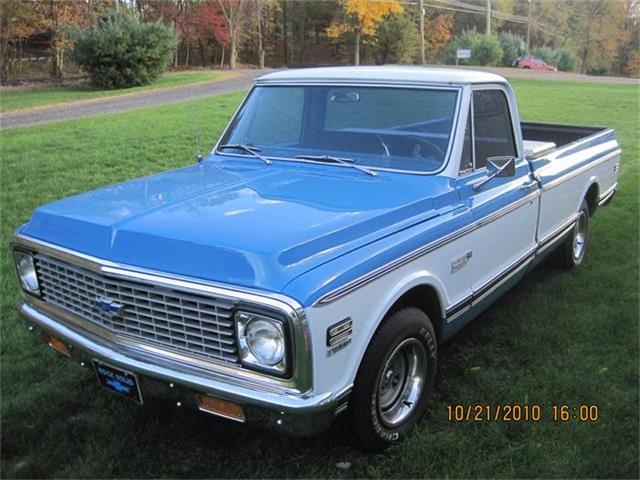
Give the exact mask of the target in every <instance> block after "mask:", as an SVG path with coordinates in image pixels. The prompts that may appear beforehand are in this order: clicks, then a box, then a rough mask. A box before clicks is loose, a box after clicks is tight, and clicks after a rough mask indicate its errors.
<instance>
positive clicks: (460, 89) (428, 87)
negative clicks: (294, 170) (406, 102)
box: [209, 79, 463, 175]
mask: <svg viewBox="0 0 640 480" xmlns="http://www.w3.org/2000/svg"><path fill="white" fill-rule="evenodd" d="M314 85H316V86H323V87H326V86H336V87H358V86H360V87H391V88H412V89H415V88H420V89H423V90H453V91H456V92H457V94H458V95H457V98H456V108H455V111H454V113H453V114H454V121H453V122H452V124H451V134H450V135H449V143H448V145H447V151H446V154H445V158H444V160H443V162H442V165H440V167H439V168H438V169H437V170H433V171H429V172H421V171H417V170H401V169H394V168H383V167H375V166H371V165H365V164H363V165H361V166H364V167H367V168H369V169H371V170H374V171H379V172H392V173H407V174H410V175H436V174H438V173H440V172H442V171H444V170H445V169H446V168H447V166H448V165H449V161H450V157H451V152H452V150H453V145H454V137H455V136H456V132H457V129H458V123H459V116H460V115H459V113H460V106H461V103H462V97H463V86H462V85H459V84H451V85H443V84H427V83H415V84H414V83H403V82H393V83H389V82H386V81H385V82H380V83H376V82H367V81H359V80H358V81H354V82H340V81H338V80H328V81H326V82H322V81H304V80H302V81H296V80H293V79H291V80H280V81H260V80H258V81H256V83H255V84H254V85H253V87H251V89H250V90H249V92H248V93H247V95H246V96H245V97H244V99H243V100H242V103H241V104H240V106H239V107H238V109H237V110H236V112H235V113H234V114H233V116H232V117H231V119H230V120H229V123H227V126H226V127H225V129H224V131H223V132H222V134H221V135H220V137H219V138H218V140H217V141H216V144H215V145H214V147H213V149H212V150H211V152H209V153H212V154H214V155H218V156H223V157H240V158H253V157H252V156H251V155H246V154H240V153H226V152H220V151H218V146H219V145H220V142H221V141H222V139H223V138H224V137H225V136H226V135H227V131H228V130H229V128H230V127H231V124H232V123H233V121H234V120H235V118H236V116H237V115H238V113H239V112H240V110H241V109H242V108H243V107H244V105H245V104H246V102H247V100H248V99H249V96H250V95H251V93H252V92H253V90H254V89H255V88H256V87H258V86H280V87H286V86H293V87H297V86H314ZM267 158H269V159H270V160H282V161H287V162H296V163H310V164H313V165H329V166H331V167H342V168H349V166H348V165H341V164H339V163H331V164H327V163H320V162H317V161H311V160H304V159H300V158H291V157H274V156H271V155H269V156H267Z"/></svg>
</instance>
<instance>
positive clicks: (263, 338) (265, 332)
mask: <svg viewBox="0 0 640 480" xmlns="http://www.w3.org/2000/svg"><path fill="white" fill-rule="evenodd" d="M245 335H246V339H247V346H248V347H249V350H251V353H252V354H253V355H254V357H256V359H257V360H258V361H260V362H261V363H263V364H265V365H268V366H270V367H272V366H274V365H277V364H279V363H280V362H282V360H283V359H284V352H285V344H284V342H285V339H284V331H283V329H282V324H281V323H280V322H272V321H269V320H264V319H262V318H255V319H253V320H251V322H249V324H248V325H247V327H246V330H245Z"/></svg>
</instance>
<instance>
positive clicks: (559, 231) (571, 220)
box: [538, 213, 578, 249]
mask: <svg viewBox="0 0 640 480" xmlns="http://www.w3.org/2000/svg"><path fill="white" fill-rule="evenodd" d="M576 218H578V214H577V213H575V214H573V215H572V216H571V217H570V218H569V220H567V221H566V222H565V223H563V224H562V225H560V226H559V227H558V228H556V229H555V230H554V231H552V232H551V233H549V234H547V235H546V236H545V237H544V238H543V239H541V240H538V249H540V247H544V246H546V244H547V243H549V242H552V243H553V241H554V240H555V237H561V236H562V235H564V234H565V231H566V230H567V229H571V228H573V224H574V223H575V222H576Z"/></svg>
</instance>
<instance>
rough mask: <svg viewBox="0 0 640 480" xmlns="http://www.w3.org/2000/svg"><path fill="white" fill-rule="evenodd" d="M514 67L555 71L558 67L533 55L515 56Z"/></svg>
mask: <svg viewBox="0 0 640 480" xmlns="http://www.w3.org/2000/svg"><path fill="white" fill-rule="evenodd" d="M513 66H514V67H517V68H525V69H528V70H546V71H548V72H557V71H558V69H557V68H556V67H554V66H553V65H549V64H548V63H546V62H545V61H544V60H543V59H541V58H540V57H534V56H533V55H524V56H522V57H518V58H516V61H515V62H514V65H513Z"/></svg>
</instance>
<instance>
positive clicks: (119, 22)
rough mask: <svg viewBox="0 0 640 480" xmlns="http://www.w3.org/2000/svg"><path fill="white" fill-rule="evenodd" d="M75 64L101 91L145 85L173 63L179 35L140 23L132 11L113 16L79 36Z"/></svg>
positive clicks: (102, 18)
mask: <svg viewBox="0 0 640 480" xmlns="http://www.w3.org/2000/svg"><path fill="white" fill-rule="evenodd" d="M75 42H76V45H75V48H74V50H73V57H74V59H75V61H76V62H77V63H78V65H80V66H81V67H83V68H84V69H85V70H86V71H88V72H89V76H90V79H91V83H93V84H94V85H96V86H99V87H101V88H124V87H132V86H136V85H145V84H148V83H149V82H151V81H152V80H154V79H156V78H157V77H158V76H159V75H160V74H161V73H162V72H163V71H164V70H165V69H166V68H167V66H168V65H169V63H170V62H171V56H172V54H173V47H174V42H175V34H174V32H173V30H172V29H171V28H169V27H167V26H165V25H163V24H162V23H159V22H158V23H140V21H139V20H138V18H137V17H136V16H134V15H133V14H131V13H129V12H128V11H121V12H115V11H113V12H110V13H108V14H106V15H104V16H103V17H101V18H100V19H99V20H98V21H97V22H96V24H95V25H94V26H93V27H91V28H88V29H83V30H77V31H76V34H75Z"/></svg>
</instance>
